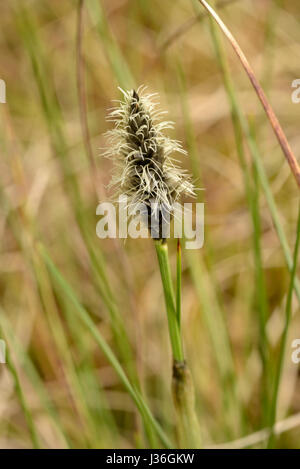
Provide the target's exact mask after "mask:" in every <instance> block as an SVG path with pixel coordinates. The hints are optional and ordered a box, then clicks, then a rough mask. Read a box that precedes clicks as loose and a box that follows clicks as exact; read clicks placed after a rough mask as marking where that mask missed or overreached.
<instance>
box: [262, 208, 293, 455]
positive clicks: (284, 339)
mask: <svg viewBox="0 0 300 469" xmlns="http://www.w3.org/2000/svg"><path fill="white" fill-rule="evenodd" d="M299 245H300V203H299V209H298V222H297V231H296V242H295V248H294V259H293V269H292V272H291V276H290V285H289V290H288V294H287V300H286V308H285V324H284V330H283V334H282V337H281V343H280V350H279V359H278V364H277V369H276V374H275V382H274V385H273V387H272V388H273V397H272V404H271V412H270V421H269V426H270V428H271V433H270V437H269V441H268V448H272V447H273V446H274V442H275V433H274V425H275V422H276V415H277V402H278V396H279V391H280V382H281V375H282V370H283V366H284V357H285V350H286V343H287V337H288V331H289V327H290V323H291V319H292V299H293V290H294V282H295V278H296V272H297V267H298V256H299Z"/></svg>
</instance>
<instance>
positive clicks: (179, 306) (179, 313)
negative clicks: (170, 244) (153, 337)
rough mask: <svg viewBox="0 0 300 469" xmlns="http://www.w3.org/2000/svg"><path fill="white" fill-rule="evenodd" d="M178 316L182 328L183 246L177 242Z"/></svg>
mask: <svg viewBox="0 0 300 469" xmlns="http://www.w3.org/2000/svg"><path fill="white" fill-rule="evenodd" d="M176 316H177V321H178V325H179V328H180V323H181V244H180V240H179V239H178V241H177V264H176Z"/></svg>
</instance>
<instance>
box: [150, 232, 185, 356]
mask: <svg viewBox="0 0 300 469" xmlns="http://www.w3.org/2000/svg"><path fill="white" fill-rule="evenodd" d="M155 248H156V254H157V258H158V263H159V269H160V275H161V280H162V284H163V290H164V296H165V303H166V310H167V316H168V325H169V334H170V340H171V346H172V353H173V358H174V360H177V361H184V355H183V349H182V341H181V337H180V327H179V323H178V318H177V314H176V307H175V300H174V291H173V285H172V278H171V271H170V264H169V256H168V245H167V243H166V242H162V241H155Z"/></svg>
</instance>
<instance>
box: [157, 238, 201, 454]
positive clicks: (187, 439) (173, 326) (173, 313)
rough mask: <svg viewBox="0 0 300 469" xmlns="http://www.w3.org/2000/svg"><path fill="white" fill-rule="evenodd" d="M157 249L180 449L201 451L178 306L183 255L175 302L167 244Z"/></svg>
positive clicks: (162, 244)
mask: <svg viewBox="0 0 300 469" xmlns="http://www.w3.org/2000/svg"><path fill="white" fill-rule="evenodd" d="M155 249H156V254H157V258H158V263H159V269H160V275H161V280H162V285H163V290H164V297H165V305H166V310H167V317H168V326H169V335H170V341H171V347H172V355H173V374H172V390H173V398H174V404H175V410H176V417H177V432H178V440H179V445H180V446H181V447H188V448H198V447H199V446H200V429H199V424H198V421H197V417H196V413H195V391H194V385H193V381H192V377H191V374H190V371H189V369H188V367H187V364H186V361H185V358H184V352H183V345H182V336H181V326H180V306H179V305H180V298H181V294H180V293H179V292H178V290H179V289H180V286H181V252H180V248H179V249H178V255H177V256H178V257H177V269H176V272H177V286H176V289H177V295H176V301H175V296H174V290H173V283H172V277H171V270H170V264H169V255H168V245H167V242H166V240H159V241H155Z"/></svg>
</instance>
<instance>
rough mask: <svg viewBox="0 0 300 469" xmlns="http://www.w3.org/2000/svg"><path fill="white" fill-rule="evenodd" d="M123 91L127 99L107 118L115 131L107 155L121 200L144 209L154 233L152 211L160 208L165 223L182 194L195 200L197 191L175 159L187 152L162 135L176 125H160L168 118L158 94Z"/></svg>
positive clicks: (110, 136)
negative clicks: (124, 197) (113, 167)
mask: <svg viewBox="0 0 300 469" xmlns="http://www.w3.org/2000/svg"><path fill="white" fill-rule="evenodd" d="M120 91H121V92H122V94H123V100H121V101H118V106H117V107H115V108H113V109H112V110H111V111H110V113H109V117H108V120H109V121H112V122H113V123H114V129H113V130H110V131H108V132H107V134H106V135H107V138H108V143H109V145H108V149H107V151H106V152H105V154H104V155H105V156H106V157H109V158H113V161H114V164H115V171H114V175H113V178H112V182H111V185H112V186H113V187H115V188H116V193H117V195H125V196H126V197H127V201H128V207H129V209H131V210H133V211H135V209H136V208H137V207H138V206H140V205H141V204H143V206H145V207H146V208H147V218H148V227H149V228H150V227H151V214H152V223H153V208H151V207H153V206H156V207H159V208H158V210H157V212H156V217H157V219H158V220H159V224H161V221H162V220H163V219H164V218H165V217H166V215H167V214H168V215H169V216H170V215H171V216H172V215H173V206H174V203H175V202H177V201H179V200H180V198H181V196H182V195H186V196H194V195H195V193H194V187H193V184H192V183H191V181H190V178H189V176H188V174H187V172H186V171H185V170H183V169H181V168H180V167H179V166H178V162H177V161H176V160H175V159H174V158H173V155H174V153H176V152H177V153H182V154H185V153H186V152H185V151H184V150H183V148H182V147H181V144H180V143H179V142H178V141H177V140H172V139H170V138H168V137H167V136H166V135H165V134H164V132H165V131H166V130H168V129H172V128H173V122H170V121H163V120H162V117H163V116H164V115H165V114H166V113H165V112H161V111H160V110H159V109H157V103H156V102H155V99H156V98H157V96H158V95H157V94H156V93H155V94H147V93H146V92H145V87H140V88H138V90H137V91H135V90H130V91H124V90H122V89H120ZM159 231H160V230H159ZM156 237H157V238H160V237H161V234H160V233H158V234H157V236H156Z"/></svg>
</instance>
